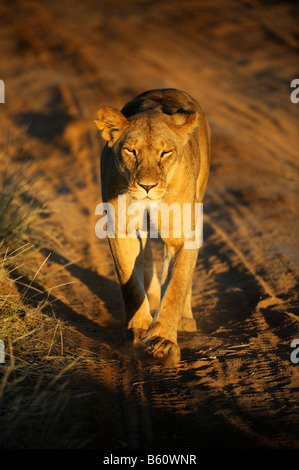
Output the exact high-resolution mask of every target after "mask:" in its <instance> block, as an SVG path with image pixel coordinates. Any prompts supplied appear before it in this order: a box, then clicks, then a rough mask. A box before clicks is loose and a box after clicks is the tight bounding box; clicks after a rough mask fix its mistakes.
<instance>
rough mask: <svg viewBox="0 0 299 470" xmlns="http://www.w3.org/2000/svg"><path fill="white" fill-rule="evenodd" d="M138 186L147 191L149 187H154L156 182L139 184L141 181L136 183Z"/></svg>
mask: <svg viewBox="0 0 299 470" xmlns="http://www.w3.org/2000/svg"><path fill="white" fill-rule="evenodd" d="M138 184H139V186H141V187H142V188H143V189H145V190H146V192H147V193H148V192H149V190H150V189H152V188H154V187H155V186H157V184H158V183H156V184H141V183H138Z"/></svg>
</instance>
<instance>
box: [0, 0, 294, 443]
mask: <svg viewBox="0 0 299 470" xmlns="http://www.w3.org/2000/svg"><path fill="white" fill-rule="evenodd" d="M0 17H1V28H0V42H1V55H0V75H1V76H0V78H1V79H3V80H4V82H5V86H6V88H5V100H6V103H5V104H0V107H1V108H0V113H1V145H2V146H4V145H5V142H6V138H7V133H8V131H9V133H10V150H11V151H12V150H14V149H16V157H15V158H16V159H17V160H19V161H22V159H23V158H25V157H26V158H27V159H29V161H30V162H31V163H32V164H33V165H36V167H38V168H39V169H40V170H41V177H40V178H41V179H40V187H41V194H40V197H41V199H43V200H47V201H49V202H50V207H51V214H50V216H49V218H47V219H45V221H44V227H45V233H47V231H48V229H47V227H48V225H49V226H50V225H54V226H55V227H56V229H57V232H56V233H55V236H56V237H57V238H58V239H59V242H60V248H57V245H55V244H54V242H53V244H52V243H51V241H49V242H47V246H46V247H45V250H44V253H45V255H46V254H48V253H50V252H51V253H52V254H51V257H50V259H49V263H48V266H49V267H48V269H49V271H50V272H53V273H55V272H56V271H57V269H58V268H61V269H60V270H59V271H57V274H56V275H55V284H57V285H58V284H59V283H65V282H73V281H76V282H75V283H73V284H69V285H67V286H64V287H62V288H60V289H56V290H53V296H55V298H56V300H57V315H61V317H62V318H63V319H64V320H65V321H67V322H68V323H69V324H70V325H72V326H73V327H74V328H75V329H76V330H77V331H78V338H79V339H77V340H76V341H79V342H78V343H77V347H78V348H79V349H81V350H83V349H86V350H89V351H91V350H92V351H94V352H95V358H96V359H95V362H94V363H91V362H90V363H89V364H88V366H86V369H85V370H84V371H83V372H82V380H84V381H85V383H86V384H87V385H86V386H87V387H89V390H91V393H90V397H89V398H88V400H89V401H88V403H87V401H86V402H84V403H85V406H86V407H87V408H88V407H89V408H88V409H89V410H92V412H89V414H87V418H86V423H84V426H83V427H84V433H83V434H82V435H80V429H81V428H80V426H81V425H82V423H80V425H79V430H78V439H77V443H78V445H81V446H83V447H84V446H86V447H94V448H104V447H110V448H112V447H113V448H173V449H174V448H192V447H193V448H199V449H204V448H208V449H210V448H229V447H233V448H260V447H266V448H294V447H297V446H298V440H299V439H298V435H299V434H298V421H299V418H298V385H299V378H298V367H299V365H298V364H293V363H292V362H291V360H290V354H291V347H290V344H291V341H292V340H293V339H295V338H298V337H299V332H298V306H299V302H298V286H299V244H298V232H299V223H298V213H299V197H298V182H299V177H298V167H299V163H298V148H299V139H298V124H299V119H298V111H299V104H294V103H292V102H291V100H290V93H291V91H292V90H291V88H290V82H291V81H292V80H293V79H294V78H298V76H296V75H298V48H299V39H298V38H299V30H298V7H295V6H293V4H292V2H279V1H277V2H268V1H266V0H265V1H259V2H258V1H254V0H253V1H247V0H242V1H239V2H237V1H233V0H217V1H216V0H212V1H209V2H207V1H206V2H200V1H198V0H191V1H188V2H183V1H179V0H165V1H163V2H159V1H156V0H154V1H147V0H141V1H138V0H126V1H124V2H122V1H120V0H111V1H109V2H106V1H102V0H98V1H94V0H85V1H84V2H75V0H65V1H62V0H60V1H58V0H52V1H51V2H39V1H37V0H36V1H34V0H15V1H9V2H1V4H0ZM166 87H173V88H179V89H182V90H185V91H187V92H189V93H190V94H191V95H193V96H194V97H195V98H196V99H198V101H199V102H200V103H201V105H202V107H203V108H204V110H205V112H206V114H207V117H208V120H209V122H210V125H211V128H212V171H211V178H210V181H209V185H208V190H207V193H206V197H205V200H204V243H203V246H202V248H201V250H200V254H199V258H198V263H197V268H196V273H195V276H194V295H193V309H194V316H195V318H196V321H197V326H198V331H197V332H196V333H195V334H187V333H185V334H180V338H179V341H180V345H181V351H182V361H181V363H180V364H179V366H178V367H177V368H175V369H168V370H163V369H161V368H160V367H158V366H155V364H153V363H151V362H142V361H141V360H140V358H139V357H136V358H134V356H133V354H132V353H131V352H130V351H129V350H126V349H125V348H123V347H121V346H119V345H117V344H116V342H115V339H116V337H117V332H118V329H119V325H120V323H121V320H122V316H123V306H122V301H121V297H120V290H119V287H118V283H117V279H116V275H115V272H114V266H113V262H112V258H111V256H110V253H109V249H108V243H107V240H99V239H98V238H97V237H96V236H95V231H94V228H95V224H96V221H97V216H96V215H95V214H94V211H95V207H96V205H97V204H98V203H99V202H101V190H100V165H99V162H100V151H101V148H102V145H103V143H102V141H101V139H100V136H99V135H98V133H97V130H96V127H95V125H94V123H93V120H94V119H95V118H96V111H97V109H98V108H100V107H101V106H105V105H108V106H113V107H115V108H118V109H120V108H121V107H122V106H123V105H124V104H125V103H126V102H127V101H128V100H129V99H131V98H133V97H134V96H136V95H137V94H139V93H141V92H143V91H145V90H148V89H153V88H166ZM24 132H25V135H24V136H23V137H22V143H21V145H20V144H19V139H20V138H21V136H22V135H23V133H24ZM159 255H160V249H159V247H158V246H157V247H156V249H155V256H156V258H157V261H158V263H160V258H159ZM68 263H71V264H68ZM65 264H66V267H64V265H65ZM159 266H161V264H159ZM46 279H47V281H44V282H45V283H44V285H43V286H42V287H43V288H49V287H51V285H53V278H52V279H51V276H50V277H47V278H46ZM47 282H48V285H47ZM78 380H79V379H78ZM74 393H75V392H74ZM74 420H75V414H74ZM85 439H86V442H88V444H86V445H85V444H84V442H85ZM53 446H54V447H55V446H59V444H58V443H55V442H54V443H53Z"/></svg>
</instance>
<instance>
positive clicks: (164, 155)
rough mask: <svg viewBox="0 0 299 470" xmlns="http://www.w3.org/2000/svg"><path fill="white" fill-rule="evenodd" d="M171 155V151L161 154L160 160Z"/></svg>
mask: <svg viewBox="0 0 299 470" xmlns="http://www.w3.org/2000/svg"><path fill="white" fill-rule="evenodd" d="M172 153H173V150H167V152H162V153H161V158H164V157H169V155H171V154H172Z"/></svg>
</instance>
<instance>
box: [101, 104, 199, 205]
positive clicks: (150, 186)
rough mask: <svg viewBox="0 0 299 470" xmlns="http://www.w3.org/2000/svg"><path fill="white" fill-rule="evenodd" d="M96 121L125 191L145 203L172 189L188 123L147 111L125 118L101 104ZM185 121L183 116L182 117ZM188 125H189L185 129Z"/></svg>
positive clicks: (160, 197)
mask: <svg viewBox="0 0 299 470" xmlns="http://www.w3.org/2000/svg"><path fill="white" fill-rule="evenodd" d="M98 116H99V119H98V120H97V121H95V122H96V124H97V126H98V128H99V129H100V130H101V131H102V135H103V137H104V138H105V139H106V140H107V141H108V146H109V147H110V148H111V149H112V151H113V153H114V156H115V159H116V163H117V166H118V169H119V171H120V172H121V174H122V175H123V176H124V177H125V178H126V180H127V192H128V194H129V195H130V196H131V197H132V198H134V199H135V200H138V201H140V200H142V202H144V203H150V202H152V201H156V202H157V201H159V200H160V199H162V198H163V197H164V195H165V194H170V193H171V191H172V190H171V187H170V185H169V184H170V181H171V179H172V177H173V176H174V175H175V173H176V172H177V171H179V166H180V161H181V156H182V153H183V148H184V144H185V142H186V139H187V134H188V132H187V129H184V128H185V127H186V128H187V126H184V124H185V123H183V124H182V122H181V121H179V120H178V119H179V117H178V116H176V119H177V121H176V122H175V120H174V117H173V116H168V115H166V114H161V113H160V112H155V111H149V112H144V113H140V114H138V116H137V117H136V116H134V117H133V118H132V119H129V120H127V119H126V118H125V117H124V116H123V115H122V114H121V113H119V112H118V111H116V110H113V109H112V108H102V109H101V110H100V111H99V112H98ZM184 119H185V121H186V118H184ZM189 128H190V126H188V129H189Z"/></svg>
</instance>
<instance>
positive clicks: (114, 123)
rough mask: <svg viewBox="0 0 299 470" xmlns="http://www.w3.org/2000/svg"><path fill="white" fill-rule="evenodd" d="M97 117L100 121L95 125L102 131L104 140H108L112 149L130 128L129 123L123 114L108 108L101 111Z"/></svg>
mask: <svg viewBox="0 0 299 470" xmlns="http://www.w3.org/2000/svg"><path fill="white" fill-rule="evenodd" d="M97 115H98V119H97V120H96V121H95V123H96V125H97V127H98V128H99V129H100V131H101V133H102V136H103V139H105V140H107V142H108V146H109V147H112V145H113V144H114V142H116V140H117V139H118V138H119V136H120V135H121V133H122V132H123V131H124V130H125V128H126V127H127V126H128V121H127V120H126V118H125V116H124V115H123V114H122V113H120V112H119V111H117V110H116V109H113V108H108V107H105V108H101V109H99V111H98V112H97Z"/></svg>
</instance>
